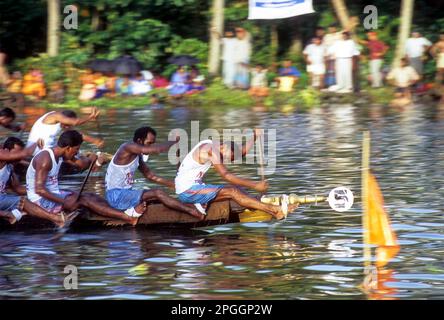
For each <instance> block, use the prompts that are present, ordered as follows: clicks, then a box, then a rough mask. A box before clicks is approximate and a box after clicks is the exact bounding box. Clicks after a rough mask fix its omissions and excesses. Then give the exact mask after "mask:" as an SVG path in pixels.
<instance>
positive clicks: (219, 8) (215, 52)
mask: <svg viewBox="0 0 444 320" xmlns="http://www.w3.org/2000/svg"><path fill="white" fill-rule="evenodd" d="M224 6H225V3H224V0H213V9H212V13H213V17H212V19H211V25H210V30H214V31H215V32H210V52H209V57H208V72H209V73H210V75H211V76H216V75H218V74H219V66H220V52H221V37H223V32H224Z"/></svg>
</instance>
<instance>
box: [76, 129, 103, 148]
mask: <svg viewBox="0 0 444 320" xmlns="http://www.w3.org/2000/svg"><path fill="white" fill-rule="evenodd" d="M79 132H80V131H79ZM80 134H81V135H82V137H83V141H85V142H88V143H91V144H94V145H96V146H97V147H99V148H103V146H104V145H105V141H103V139H100V138H94V137H92V136H90V135H88V134H86V133H83V132H80Z"/></svg>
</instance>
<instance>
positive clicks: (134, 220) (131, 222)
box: [129, 218, 139, 227]
mask: <svg viewBox="0 0 444 320" xmlns="http://www.w3.org/2000/svg"><path fill="white" fill-rule="evenodd" d="M137 222H139V218H130V220H129V224H130V225H132V226H133V227H135V226H137Z"/></svg>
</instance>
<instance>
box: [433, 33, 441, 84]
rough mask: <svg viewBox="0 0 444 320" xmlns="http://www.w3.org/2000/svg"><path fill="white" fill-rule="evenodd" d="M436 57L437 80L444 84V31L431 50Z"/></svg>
mask: <svg viewBox="0 0 444 320" xmlns="http://www.w3.org/2000/svg"><path fill="white" fill-rule="evenodd" d="M431 52H432V54H433V56H434V57H435V59H436V81H437V82H438V84H442V81H443V80H444V33H441V35H440V36H439V41H438V42H437V43H435V44H434V45H433V47H432V50H431Z"/></svg>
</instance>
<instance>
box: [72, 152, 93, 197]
mask: <svg viewBox="0 0 444 320" xmlns="http://www.w3.org/2000/svg"><path fill="white" fill-rule="evenodd" d="M96 161H97V160H95V161H91V164H90V165H89V169H88V173H87V174H86V177H85V179H84V180H83V183H82V186H81V187H80V191H79V195H78V196H77V201H79V199H80V196H81V195H82V192H83V190H84V189H85V186H86V182H87V181H88V178H89V176H90V174H91V172H92V170H93V168H94V165H95V164H96Z"/></svg>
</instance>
